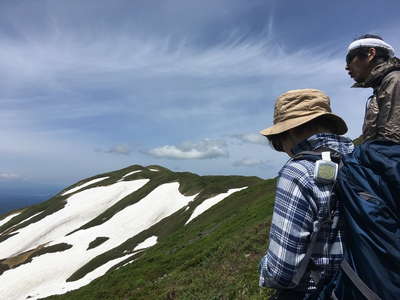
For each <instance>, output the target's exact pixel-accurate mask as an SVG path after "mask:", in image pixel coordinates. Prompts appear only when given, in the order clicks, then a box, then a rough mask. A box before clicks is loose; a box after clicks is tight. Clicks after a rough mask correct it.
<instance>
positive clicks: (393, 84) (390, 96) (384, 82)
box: [353, 57, 400, 143]
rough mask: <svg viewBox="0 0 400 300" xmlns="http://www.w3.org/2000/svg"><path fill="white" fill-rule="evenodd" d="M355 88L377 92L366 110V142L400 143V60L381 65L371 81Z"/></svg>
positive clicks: (369, 77) (394, 59)
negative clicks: (378, 140) (382, 140)
mask: <svg viewBox="0 0 400 300" xmlns="http://www.w3.org/2000/svg"><path fill="white" fill-rule="evenodd" d="M353 87H364V88H368V87H370V88H373V90H374V93H373V95H372V96H371V97H370V98H369V103H368V104H367V108H366V111H365V118H364V125H363V134H362V137H363V142H366V141H369V140H375V139H380V140H381V139H384V140H390V141H393V142H396V143H400V59H398V58H396V57H394V58H391V59H390V60H389V61H387V62H384V63H381V64H379V65H377V66H376V67H375V68H374V69H373V70H372V71H371V74H370V75H369V76H368V78H367V80H365V81H364V82H362V83H356V84H354V85H353Z"/></svg>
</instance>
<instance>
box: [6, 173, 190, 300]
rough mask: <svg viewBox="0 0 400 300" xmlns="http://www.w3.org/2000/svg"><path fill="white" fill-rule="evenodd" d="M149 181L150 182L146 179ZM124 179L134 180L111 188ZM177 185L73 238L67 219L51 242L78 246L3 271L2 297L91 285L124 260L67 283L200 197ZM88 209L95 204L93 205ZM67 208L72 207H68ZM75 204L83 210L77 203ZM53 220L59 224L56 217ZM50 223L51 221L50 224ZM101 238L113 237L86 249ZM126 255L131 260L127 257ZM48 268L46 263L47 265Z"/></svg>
mask: <svg viewBox="0 0 400 300" xmlns="http://www.w3.org/2000/svg"><path fill="white" fill-rule="evenodd" d="M138 181H139V180H136V181H133V182H130V183H131V184H132V183H134V182H138ZM144 181H146V182H147V180H144ZM124 183H129V182H119V183H116V184H114V185H112V186H114V187H113V188H111V186H109V187H108V188H109V189H115V186H118V185H120V184H124ZM178 188H179V183H177V182H173V183H167V184H163V185H161V186H159V187H157V188H156V189H155V190H153V191H152V192H151V193H150V194H148V195H147V196H146V197H144V198H143V199H141V200H140V201H139V202H137V203H134V204H132V205H130V206H128V207H126V208H125V209H124V210H122V211H120V212H118V213H116V214H115V215H114V216H113V217H112V218H110V219H109V220H108V221H107V222H105V223H103V224H100V225H98V226H95V227H91V228H88V229H85V230H79V231H77V232H75V233H74V234H71V235H69V236H64V234H63V233H65V232H70V231H72V230H73V229H75V228H76V227H77V226H70V225H71V224H70V222H68V224H69V226H68V228H64V229H63V230H62V231H58V233H59V234H58V236H55V235H54V236H53V235H52V238H51V239H50V240H52V242H51V243H50V245H54V244H59V243H67V244H70V245H73V247H72V248H70V249H67V250H66V251H62V252H56V253H48V254H45V255H42V256H38V257H34V258H33V260H32V262H31V263H28V264H24V265H21V266H20V267H18V268H16V269H12V270H8V271H6V272H4V273H3V275H2V276H0V286H1V290H2V295H3V296H4V297H5V299H10V300H12V299H25V298H26V297H27V296H31V297H32V298H31V299H32V300H33V299H37V298H42V297H46V296H50V295H54V294H61V293H65V292H67V291H70V290H73V289H77V288H79V287H81V286H83V285H86V284H88V283H89V282H90V281H91V280H93V279H95V278H97V277H99V276H101V275H103V274H104V273H105V272H106V271H107V270H108V269H109V268H110V267H111V266H112V265H115V264H116V263H118V262H120V261H121V260H118V259H117V260H118V261H117V260H114V261H111V262H107V263H106V264H105V265H103V266H101V267H99V268H97V269H96V270H93V271H92V272H90V273H88V274H87V275H86V276H85V277H84V278H81V279H79V280H77V281H75V282H66V281H65V280H66V279H67V278H68V277H70V276H71V275H72V274H73V273H74V272H75V271H77V270H78V269H79V268H80V267H82V266H84V265H85V264H86V263H88V262H89V261H90V260H91V259H93V258H95V257H96V256H98V255H100V254H102V253H104V252H106V251H109V250H111V249H113V248H115V247H117V246H119V245H120V244H121V243H123V242H125V241H126V240H127V239H129V238H131V237H132V236H135V235H137V234H138V233H140V232H142V231H143V230H145V229H147V228H149V227H151V226H153V225H155V224H156V223H158V222H159V221H160V220H162V219H163V218H165V217H168V216H169V215H171V214H173V213H174V212H176V211H178V210H179V209H181V208H182V207H185V206H186V205H187V204H188V203H189V202H191V201H193V199H194V198H195V197H196V195H194V196H188V197H187V196H184V195H182V194H181V193H180V192H179V190H178ZM95 189H97V188H93V189H90V190H92V193H93V190H95ZM105 192H106V191H105V190H103V191H102V193H101V194H104V193H105ZM82 193H85V191H83V192H81V193H78V194H76V195H74V196H78V195H79V194H82ZM92 193H91V194H92ZM74 196H72V197H74ZM87 196H89V195H87ZM97 196H99V195H97ZM72 197H71V198H72ZM109 197H113V195H109ZM119 199H121V198H119ZM97 201H98V199H96V204H95V205H93V203H92V208H95V207H96V206H97ZM108 201H109V202H112V200H111V199H108ZM73 202H74V201H71V203H73ZM88 207H90V205H89V204H88ZM66 208H67V207H65V208H64V209H63V210H65V209H66ZM76 208H77V209H78V207H76ZM75 213H79V214H80V211H79V210H78V211H76V212H75ZM55 214H57V213H55ZM82 215H85V213H82ZM59 217H60V216H59ZM63 217H64V218H65V217H66V216H65V215H64V216H63ZM52 221H53V222H54V220H52ZM60 223H61V224H60ZM49 224H51V223H49ZM49 224H47V225H48V226H51V225H49ZM59 226H63V225H62V222H59ZM25 229H28V230H26V231H29V234H30V235H33V236H34V237H33V239H35V238H36V239H37V238H39V239H41V240H42V241H49V239H45V238H41V237H38V236H37V234H35V231H32V228H29V226H28V227H26V228H23V229H21V234H22V235H24V231H25ZM53 231H54V232H55V231H57V229H56V228H54V229H53V230H51V231H50V233H49V234H52V232H53ZM98 236H108V237H110V239H109V240H107V241H106V242H104V243H103V244H101V245H99V246H97V247H95V248H92V249H90V250H88V251H86V249H87V247H88V244H89V243H90V242H91V241H92V240H94V239H95V238H96V237H98ZM10 239H11V238H10ZM6 241H7V240H6ZM83 241H85V242H83ZM156 242H157V237H155V236H152V237H150V238H148V239H146V240H145V241H144V242H142V243H140V244H139V245H137V246H136V247H137V248H138V247H140V248H143V247H149V246H152V245H154V244H155V243H156ZM0 245H1V244H0ZM135 249H136V248H135ZM138 249H139V248H138ZM129 255H131V254H129ZM124 259H126V257H125V258H124ZM43 266H47V267H46V268H43ZM32 274H34V276H32Z"/></svg>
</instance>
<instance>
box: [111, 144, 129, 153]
mask: <svg viewBox="0 0 400 300" xmlns="http://www.w3.org/2000/svg"><path fill="white" fill-rule="evenodd" d="M105 152H106V153H112V154H122V155H129V154H130V153H131V152H132V151H131V150H130V149H129V147H128V146H126V145H116V146H114V147H112V148H110V149H109V150H107V151H105Z"/></svg>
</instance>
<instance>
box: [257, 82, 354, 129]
mask: <svg viewBox="0 0 400 300" xmlns="http://www.w3.org/2000/svg"><path fill="white" fill-rule="evenodd" d="M321 116H326V117H327V118H329V119H330V120H331V121H332V122H333V123H335V128H336V132H335V133H336V134H345V133H346V132H347V125H346V123H345V122H344V121H343V119H342V118H340V117H338V116H337V115H335V114H333V113H332V112H331V106H330V100H329V97H328V96H327V95H325V94H324V93H323V92H321V91H320V90H315V89H302V90H291V91H288V92H286V93H284V94H282V95H280V96H279V97H278V99H277V100H276V103H275V111H274V125H273V126H271V127H268V128H266V129H264V130H261V131H260V133H261V134H262V135H265V136H271V135H275V134H280V133H282V132H284V131H287V130H289V129H292V128H295V127H297V126H300V125H302V124H304V123H307V122H309V121H311V120H313V119H315V118H318V117H321Z"/></svg>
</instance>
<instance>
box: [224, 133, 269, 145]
mask: <svg viewBox="0 0 400 300" xmlns="http://www.w3.org/2000/svg"><path fill="white" fill-rule="evenodd" d="M232 137H233V138H236V139H238V140H240V141H241V142H243V143H250V144H259V145H267V144H268V142H267V139H266V138H265V136H263V135H261V134H257V133H241V134H233V135H232Z"/></svg>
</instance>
